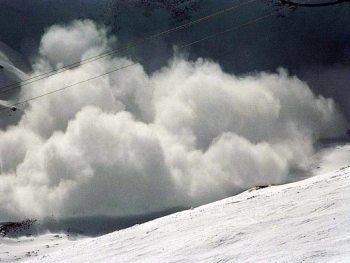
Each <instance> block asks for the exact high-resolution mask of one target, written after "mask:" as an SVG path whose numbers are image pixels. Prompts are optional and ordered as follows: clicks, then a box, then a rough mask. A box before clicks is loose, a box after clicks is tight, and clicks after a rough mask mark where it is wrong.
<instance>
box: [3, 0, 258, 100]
mask: <svg viewBox="0 0 350 263" xmlns="http://www.w3.org/2000/svg"><path fill="white" fill-rule="evenodd" d="M255 1H257V0H248V1H246V2H243V3H241V4H238V5H234V6H230V7H228V8H224V9H221V10H219V11H216V12H214V13H212V14H210V15H207V16H204V17H201V18H199V19H196V20H194V21H191V22H188V23H185V24H183V25H180V26H176V27H173V28H171V29H167V30H165V31H161V32H158V33H155V34H152V35H149V36H146V37H143V38H141V39H139V40H136V41H134V42H132V43H131V44H129V45H128V46H126V47H125V48H120V49H113V50H111V51H107V52H104V53H101V54H99V55H96V56H92V57H89V58H86V59H83V60H81V61H77V62H74V63H71V64H68V65H65V66H63V67H61V68H59V69H56V70H51V71H47V72H45V73H42V74H38V75H36V76H33V77H30V78H28V79H25V80H22V81H18V82H14V83H11V84H8V85H6V86H3V87H0V89H5V90H1V91H0V95H1V94H4V93H7V92H9V91H12V90H15V89H18V88H20V87H22V86H25V85H29V84H31V83H34V82H37V81H40V80H43V79H45V78H49V77H51V76H53V75H56V74H59V73H62V72H65V71H67V70H69V69H72V68H75V67H78V66H82V65H85V64H87V63H91V62H93V61H96V60H99V59H101V58H104V57H108V56H110V55H113V54H116V53H124V52H126V51H128V50H129V49H131V48H134V47H137V46H138V45H141V44H143V43H145V42H147V41H150V40H152V39H155V38H158V37H161V36H165V35H168V34H171V33H173V32H176V31H179V30H182V29H185V28H189V27H191V26H193V25H196V24H199V23H202V22H204V21H207V20H209V19H211V18H214V17H216V16H220V15H223V14H225V13H228V12H231V11H233V10H235V9H238V8H240V7H243V6H246V5H249V4H251V3H253V2H255Z"/></svg>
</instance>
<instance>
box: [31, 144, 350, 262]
mask: <svg viewBox="0 0 350 263" xmlns="http://www.w3.org/2000/svg"><path fill="white" fill-rule="evenodd" d="M337 151H338V152H336V153H335V155H329V156H331V157H332V156H333V157H334V156H335V157H337V156H338V157H339V155H341V156H342V164H338V168H337V169H336V170H335V171H332V172H328V173H324V174H322V175H319V176H315V177H312V178H309V179H307V180H304V181H300V182H296V183H292V184H288V185H282V186H271V187H267V188H263V189H252V190H248V191H246V192H244V193H242V194H240V195H238V196H234V197H231V198H227V199H225V200H222V201H219V202H215V203H212V204H209V205H205V206H201V207H198V208H196V209H193V210H188V211H184V212H180V213H176V214H173V215H170V216H167V217H163V218H160V219H157V220H154V221H151V222H148V223H145V224H142V225H136V226H134V227H132V228H129V229H125V230H122V231H117V232H114V233H111V234H108V235H105V236H101V237H99V238H95V239H89V240H85V241H78V242H76V243H74V244H73V245H72V246H70V247H67V248H65V249H62V250H60V251H57V252H54V253H52V254H49V255H47V256H39V257H37V258H35V259H34V260H35V261H40V262H103V261H105V262H227V261H232V262H335V261H336V262H348V260H349V258H350V167H349V166H348V165H344V163H346V162H347V160H349V164H350V159H347V158H345V157H348V156H349V151H350V147H349V146H344V147H338V148H337ZM337 154H338V155H337ZM328 159H329V160H331V161H332V163H333V165H334V162H335V161H336V160H334V159H332V158H328ZM326 161H327V160H326ZM339 165H340V166H339ZM326 168H327V167H320V168H319V169H320V170H322V169H325V170H327V169H326ZM332 168H334V167H332Z"/></svg>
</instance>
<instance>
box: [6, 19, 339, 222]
mask: <svg viewBox="0 0 350 263" xmlns="http://www.w3.org/2000/svg"><path fill="white" fill-rule="evenodd" d="M115 41H116V40H115V39H114V38H110V37H109V36H108V34H107V31H106V30H105V29H103V28H100V27H98V26H96V25H95V24H94V23H93V22H91V21H83V22H81V21H80V22H78V21H76V22H73V23H71V24H70V25H68V26H53V27H51V28H50V29H48V30H47V32H46V33H45V35H44V36H43V38H42V42H41V46H40V50H39V51H40V52H39V53H40V55H39V57H38V59H37V60H36V61H37V62H36V64H35V65H33V68H34V69H35V70H34V71H35V72H33V75H36V74H40V73H43V72H46V71H48V70H51V69H53V68H56V67H57V66H60V65H62V64H66V63H71V62H72V59H74V60H81V59H84V58H87V57H89V56H92V55H95V54H99V53H100V52H103V51H106V50H108V49H110V45H112V44H114V43H115ZM131 63H133V62H132V61H131V60H129V59H127V58H121V57H114V58H105V59H101V60H98V61H95V62H93V63H89V64H86V65H83V66H81V67H78V68H73V69H70V70H68V71H65V72H63V73H60V74H58V75H56V76H53V77H51V78H48V79H45V80H43V81H40V82H36V83H35V84H33V85H32V86H25V87H23V88H22V90H21V92H20V94H19V97H20V98H21V99H22V100H25V99H28V98H30V97H33V96H37V95H40V94H43V93H44V92H50V91H52V90H55V89H58V88H61V87H64V86H66V85H69V84H72V83H76V82H78V81H80V80H84V79H87V78H91V77H93V76H97V75H99V74H102V73H104V72H106V71H110V70H112V69H114V68H118V67H121V66H125V65H128V64H131ZM344 129H345V121H344V119H343V118H342V116H341V114H340V113H339V112H337V109H336V106H335V105H334V103H333V101H332V100H331V99H326V98H324V97H322V96H315V95H314V94H313V93H312V92H311V91H310V89H309V88H308V86H307V85H306V84H305V83H303V82H302V81H300V80H299V79H298V78H297V77H292V76H289V75H288V74H287V73H286V72H284V71H283V70H280V71H279V73H275V74H272V73H259V74H258V73H257V74H252V75H249V76H235V75H231V74H227V73H225V72H223V70H222V69H221V68H220V66H219V65H218V64H216V63H215V62H212V61H208V60H204V59H199V60H197V61H195V62H192V61H186V60H184V59H182V58H179V57H175V58H174V59H173V60H172V61H171V62H170V63H169V65H168V66H167V67H164V68H162V69H161V70H159V71H157V72H155V73H153V74H151V75H148V74H146V73H145V72H144V70H143V67H142V66H141V65H139V64H137V65H135V66H133V67H129V68H126V69H123V70H120V71H117V72H115V73H112V74H110V75H106V76H103V77H102V78H99V79H96V80H93V81H89V82H85V83H83V84H81V85H78V86H75V87H72V88H70V89H66V90H64V91H62V92H60V93H55V94H52V95H50V96H46V97H42V98H40V99H37V100H33V101H31V102H29V104H28V106H27V107H25V109H24V114H23V116H22V118H21V120H20V121H19V122H18V123H17V124H16V125H14V126H11V127H9V128H7V129H6V130H3V131H1V132H0V164H1V175H0V197H1V198H0V220H17V219H22V218H24V217H31V218H43V217H46V216H51V215H53V216H55V217H58V218H66V217H74V216H96V215H107V216H124V215H134V214H144V213H148V212H152V211H159V210H162V209H167V208H170V207H176V206H191V205H198V204H203V203H205V202H210V201H213V200H217V199H220V198H224V197H227V196H229V195H232V194H235V193H238V192H239V191H241V190H242V189H246V188H249V187H252V186H256V185H266V184H279V183H284V182H287V181H290V180H292V177H293V175H294V174H295V173H299V172H305V171H307V169H308V165H309V158H310V156H311V155H312V154H313V151H314V150H313V143H314V141H315V140H316V139H317V138H320V137H332V136H337V135H338V134H339V133H343V132H344Z"/></svg>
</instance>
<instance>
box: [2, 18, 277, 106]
mask: <svg viewBox="0 0 350 263" xmlns="http://www.w3.org/2000/svg"><path fill="white" fill-rule="evenodd" d="M274 14H275V12H271V13H269V14H266V15H263V16H260V17H258V18H255V19H252V20H249V21H247V22H245V23H243V24H240V25H237V26H233V27H230V28H227V29H225V30H223V31H220V32H217V33H214V34H211V35H208V36H206V37H204V38H201V39H198V40H196V41H193V42H190V43H188V44H184V45H182V46H180V47H179V49H183V48H186V47H189V46H193V45H196V44H198V43H200V42H203V41H206V40H208V39H211V38H213V37H216V36H219V35H222V34H225V33H228V32H233V31H237V30H239V29H241V28H243V27H245V26H248V25H252V24H255V23H258V22H261V21H262V20H264V19H266V18H268V17H271V16H273V15H274ZM136 64H138V62H133V63H130V64H128V65H126V66H122V67H118V68H115V69H113V70H110V71H107V72H105V73H103V74H100V75H97V76H94V77H91V78H88V79H85V80H82V81H79V82H76V83H73V84H70V85H68V86H64V87H62V88H59V89H56V90H53V91H49V92H46V93H43V94H41V95H38V96H34V97H31V98H29V99H26V100H23V101H20V102H17V103H14V104H11V105H10V106H9V107H10V108H11V107H16V106H18V105H21V104H25V103H27V102H29V101H33V100H36V99H39V98H42V97H45V96H48V95H51V94H54V93H57V92H60V91H62V90H66V89H68V88H71V87H74V86H77V85H79V84H82V83H86V82H89V81H91V80H94V79H98V78H101V77H103V76H106V75H109V74H111V73H114V72H116V71H119V70H122V69H125V68H129V67H132V66H134V65H136ZM9 107H0V111H3V110H6V109H8V108H9Z"/></svg>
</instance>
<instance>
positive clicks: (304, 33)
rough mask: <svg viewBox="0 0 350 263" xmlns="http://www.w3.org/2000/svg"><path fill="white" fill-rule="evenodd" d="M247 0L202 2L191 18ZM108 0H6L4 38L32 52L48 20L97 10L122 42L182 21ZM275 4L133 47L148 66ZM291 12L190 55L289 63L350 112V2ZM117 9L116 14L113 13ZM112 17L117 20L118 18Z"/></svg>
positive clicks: (231, 63) (240, 67) (251, 65)
mask: <svg viewBox="0 0 350 263" xmlns="http://www.w3.org/2000/svg"><path fill="white" fill-rule="evenodd" d="M235 2H236V3H240V1H232V0H229V1H228V0H218V1H213V0H211V1H209V0H205V1H203V2H202V7H201V9H200V10H199V11H198V12H195V13H193V17H192V19H195V18H198V17H201V16H204V15H207V14H210V13H212V12H214V11H215V10H219V9H222V8H225V7H227V6H230V5H232V4H234V3H235ZM110 6H111V5H110V4H109V1H107V0H100V1H97V0H77V1H71V0H46V1H39V0H32V1H26V0H2V1H1V2H0V12H1V14H0V40H1V41H2V42H4V43H5V44H7V45H9V46H10V47H12V48H13V49H15V50H17V51H19V52H20V53H22V54H23V55H24V56H25V57H26V58H27V59H28V60H29V59H30V58H31V57H33V56H34V55H35V53H36V51H37V46H38V43H39V40H40V36H41V35H42V34H43V32H44V30H45V28H47V27H48V26H50V25H52V24H55V23H64V22H68V21H71V20H72V19H81V18H90V19H93V20H96V21H98V22H100V23H106V24H108V25H109V26H110V27H111V31H112V33H115V34H116V35H117V36H118V40H119V44H120V45H125V44H127V43H130V41H133V40H135V39H138V38H140V37H143V36H146V35H149V34H152V33H154V32H157V31H161V30H165V29H167V28H169V27H172V26H175V25H178V24H176V22H175V21H174V20H172V19H171V16H170V14H168V13H166V12H159V11H158V12H155V13H153V14H152V15H151V16H145V15H144V12H143V11H142V10H141V9H138V8H134V7H132V6H130V5H129V6H128V5H126V6H125V5H118V9H117V12H112V10H111V9H110ZM272 11H273V7H272V5H271V4H269V2H267V1H256V2H255V3H253V4H251V5H249V6H246V7H244V8H241V9H239V10H237V11H234V12H231V13H229V14H226V15H223V16H220V17H217V18H215V19H212V20H210V21H207V22H205V23H202V24H200V25H196V26H193V27H191V28H189V29H186V30H183V31H181V32H176V33H174V34H172V35H169V36H166V37H162V38H160V39H157V40H156V41H151V42H149V43H146V44H144V45H143V46H142V47H140V48H138V49H137V50H136V51H135V50H134V52H133V54H132V55H133V56H134V58H137V59H139V60H140V61H141V62H142V63H143V64H144V66H145V67H146V68H147V70H148V71H153V70H155V69H157V68H159V67H160V66H162V65H164V64H165V63H166V62H167V60H168V59H169V57H171V56H172V54H173V45H174V44H176V45H182V44H185V43H188V42H191V41H194V40H196V39H200V38H202V37H204V36H206V35H209V34H212V33H215V32H218V31H220V30H224V29H225V28H228V27H232V26H234V25H238V24H241V23H244V22H246V21H249V20H251V19H255V18H257V17H260V16H262V15H265V14H268V13H270V12H272ZM285 14H286V16H285V17H284V18H281V17H279V15H278V14H277V13H276V15H273V16H272V17H270V18H268V19H266V20H264V21H262V22H260V23H256V24H254V25H250V26H247V27H245V28H242V29H240V30H239V31H234V32H231V33H228V34H225V35H222V36H219V37H216V38H214V39H211V40H208V41H205V42H202V43H200V44H198V45H195V46H192V47H190V48H189V49H188V54H189V57H190V58H193V59H195V58H196V57H199V56H203V57H209V58H212V59H214V60H215V61H218V62H220V64H221V65H222V66H223V68H224V69H225V70H226V71H229V72H234V73H236V74H242V73H243V74H244V73H248V72H252V71H263V70H264V71H275V70H276V69H277V68H278V67H284V68H287V69H288V70H289V71H290V72H291V73H292V74H296V75H297V76H298V77H300V78H302V79H304V80H306V81H307V82H308V83H309V84H310V85H311V87H312V89H313V90H314V91H315V92H316V93H320V94H324V95H326V96H332V97H334V98H335V100H336V101H337V102H338V104H340V106H341V107H342V109H343V111H344V112H345V113H346V114H347V115H348V116H350V106H347V104H348V103H347V98H348V97H349V96H350V92H349V88H350V87H349V83H350V74H349V72H350V69H349V65H350V23H349V21H350V6H349V5H348V4H343V5H339V6H334V7H325V8H304V9H303V8H298V9H297V10H295V11H293V12H287V13H285ZM112 16H114V17H112ZM112 21H113V23H112V24H111V22H112Z"/></svg>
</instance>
